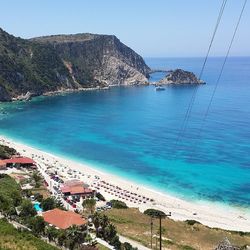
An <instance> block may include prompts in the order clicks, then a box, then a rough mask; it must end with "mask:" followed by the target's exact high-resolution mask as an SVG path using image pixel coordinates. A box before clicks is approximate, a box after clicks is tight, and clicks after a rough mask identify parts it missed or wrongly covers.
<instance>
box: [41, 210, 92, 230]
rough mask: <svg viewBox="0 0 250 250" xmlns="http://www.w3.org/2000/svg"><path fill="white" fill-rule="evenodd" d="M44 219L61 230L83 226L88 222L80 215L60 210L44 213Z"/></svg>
mask: <svg viewBox="0 0 250 250" xmlns="http://www.w3.org/2000/svg"><path fill="white" fill-rule="evenodd" d="M43 218H44V221H46V222H47V223H49V224H51V225H53V226H55V227H57V228H60V229H67V228H69V227H71V226H73V225H76V226H83V225H86V224H87V221H86V220H85V219H84V218H82V217H81V215H80V214H77V213H74V212H71V211H64V210H61V209H58V208H55V209H53V210H49V211H47V212H44V213H43Z"/></svg>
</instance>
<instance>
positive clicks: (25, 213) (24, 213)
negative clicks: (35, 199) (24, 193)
mask: <svg viewBox="0 0 250 250" xmlns="http://www.w3.org/2000/svg"><path fill="white" fill-rule="evenodd" d="M36 214H37V212H36V210H35V208H34V207H33V204H32V203H31V201H29V200H26V199H24V200H23V201H22V204H21V206H20V216H21V217H23V218H27V217H32V216H35V215H36Z"/></svg>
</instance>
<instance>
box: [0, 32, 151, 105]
mask: <svg viewBox="0 0 250 250" xmlns="http://www.w3.org/2000/svg"><path fill="white" fill-rule="evenodd" d="M149 72H150V68H149V67H148V66H147V65H146V64H145V62H144V60H143V58H142V57H141V56H140V55H138V54H137V53H136V52H134V51H133V50H132V49H130V48H129V47H127V46H126V45H125V44H123V43H122V42H120V40H119V39H118V38H117V37H115V36H113V35H96V34H76V35H55V36H46V37H38V38H33V39H22V38H18V37H15V36H13V35H10V34H8V33H7V32H5V31H4V30H2V29H1V28H0V101H11V100H27V99H30V97H32V96H37V95H43V94H48V93H54V92H55V93H58V92H61V91H77V90H84V89H93V88H107V87H109V86H110V85H133V84H147V83H148V81H147V78H148V77H149Z"/></svg>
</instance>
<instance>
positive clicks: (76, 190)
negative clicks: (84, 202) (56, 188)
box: [61, 180, 95, 198]
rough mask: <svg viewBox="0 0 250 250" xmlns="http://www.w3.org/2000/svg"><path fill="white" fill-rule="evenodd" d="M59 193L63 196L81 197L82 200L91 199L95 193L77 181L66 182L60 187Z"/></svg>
mask: <svg viewBox="0 0 250 250" xmlns="http://www.w3.org/2000/svg"><path fill="white" fill-rule="evenodd" d="M61 191H62V193H63V194H64V195H66V196H68V195H76V196H81V197H83V198H91V197H94V195H95V191H93V190H92V189H90V188H88V187H85V186H84V183H83V182H81V181H78V180H73V181H67V182H65V183H64V185H63V186H62V187H61Z"/></svg>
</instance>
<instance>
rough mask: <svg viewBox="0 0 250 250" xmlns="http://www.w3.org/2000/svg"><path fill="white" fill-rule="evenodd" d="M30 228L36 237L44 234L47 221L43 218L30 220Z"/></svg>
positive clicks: (38, 217)
mask: <svg viewBox="0 0 250 250" xmlns="http://www.w3.org/2000/svg"><path fill="white" fill-rule="evenodd" d="M28 227H29V228H30V229H31V230H32V232H33V233H34V234H35V235H40V234H43V233H44V229H45V221H44V219H43V217H41V216H36V217H33V218H30V220H29V222H28Z"/></svg>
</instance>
